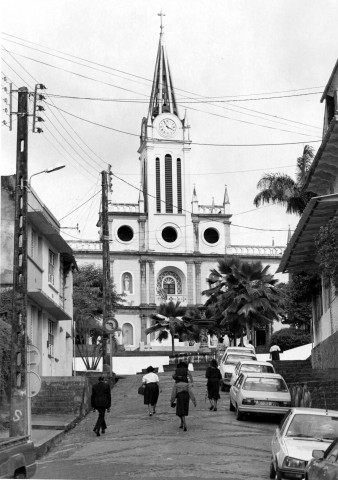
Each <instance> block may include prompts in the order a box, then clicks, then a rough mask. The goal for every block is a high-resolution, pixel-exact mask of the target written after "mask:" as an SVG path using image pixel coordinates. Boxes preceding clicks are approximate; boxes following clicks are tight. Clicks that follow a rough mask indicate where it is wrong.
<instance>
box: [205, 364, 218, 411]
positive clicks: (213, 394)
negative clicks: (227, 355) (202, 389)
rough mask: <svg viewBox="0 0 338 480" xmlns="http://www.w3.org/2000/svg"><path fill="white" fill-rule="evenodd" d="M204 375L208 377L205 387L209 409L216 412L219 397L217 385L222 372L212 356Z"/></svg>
mask: <svg viewBox="0 0 338 480" xmlns="http://www.w3.org/2000/svg"><path fill="white" fill-rule="evenodd" d="M205 376H206V378H207V379H208V381H207V389H208V398H209V401H210V410H211V411H212V410H213V411H214V412H217V401H218V399H219V398H221V397H220V394H219V386H220V381H221V379H222V374H221V372H220V370H219V368H218V365H217V362H216V360H215V359H214V358H213V359H212V360H211V362H210V366H209V367H208V368H207V369H206V372H205Z"/></svg>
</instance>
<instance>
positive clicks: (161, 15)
mask: <svg viewBox="0 0 338 480" xmlns="http://www.w3.org/2000/svg"><path fill="white" fill-rule="evenodd" d="M157 15H158V16H159V17H161V35H162V33H163V28H164V27H163V23H162V20H163V18H162V17H165V13H163V12H162V10H161V12H160V13H158V14H157Z"/></svg>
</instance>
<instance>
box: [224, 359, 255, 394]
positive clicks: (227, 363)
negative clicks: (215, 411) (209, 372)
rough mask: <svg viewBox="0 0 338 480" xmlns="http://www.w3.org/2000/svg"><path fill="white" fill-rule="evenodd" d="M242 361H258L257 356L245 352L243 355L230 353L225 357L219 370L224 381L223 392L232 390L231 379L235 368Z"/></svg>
mask: <svg viewBox="0 0 338 480" xmlns="http://www.w3.org/2000/svg"><path fill="white" fill-rule="evenodd" d="M240 360H257V357H256V355H255V354H253V353H250V352H243V353H237V352H236V353H232V352H229V353H228V354H227V355H226V356H225V358H224V361H223V362H222V363H221V364H220V366H219V369H220V372H221V375H222V380H221V389H222V391H225V390H227V389H229V388H230V379H231V376H232V373H233V371H234V370H235V367H236V365H237V363H238V362H239V361H240Z"/></svg>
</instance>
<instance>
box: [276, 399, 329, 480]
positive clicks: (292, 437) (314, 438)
mask: <svg viewBox="0 0 338 480" xmlns="http://www.w3.org/2000/svg"><path fill="white" fill-rule="evenodd" d="M337 436H338V411H335V410H324V409H319V408H291V409H290V410H289V412H288V413H287V414H286V415H285V417H284V418H283V420H282V421H281V423H280V425H279V426H278V427H277V429H276V431H275V433H274V436H273V438H272V443H271V449H272V456H271V465H270V478H275V479H277V480H279V479H282V478H283V477H286V478H293V479H303V478H304V475H305V468H306V465H307V463H308V462H309V460H311V458H312V451H313V450H323V449H324V450H325V449H326V447H327V446H329V445H330V444H331V443H332V442H333V440H334V439H335V438H336V437H337ZM312 478H316V479H317V478H320V477H312Z"/></svg>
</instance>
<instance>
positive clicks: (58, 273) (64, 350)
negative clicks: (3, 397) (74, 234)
mask: <svg viewBox="0 0 338 480" xmlns="http://www.w3.org/2000/svg"><path fill="white" fill-rule="evenodd" d="M14 189H15V176H14V175H13V176H8V177H1V231H2V234H1V270H0V274H1V288H11V287H12V286H13V250H14V218H15V204H14V201H15V196H14ZM27 227H28V230H27V249H28V255H27V288H28V291H27V293H28V305H27V307H28V308H27V335H28V338H29V343H31V344H32V345H34V346H35V347H37V349H38V350H39V352H40V363H39V365H38V367H37V369H36V370H35V371H36V373H38V374H39V375H40V376H71V375H72V371H73V339H72V321H73V298H72V297H73V273H72V271H73V267H74V262H75V260H74V257H73V251H72V249H71V248H70V246H69V245H68V244H67V243H66V242H65V240H64V239H63V238H62V236H61V235H60V224H59V223H58V221H57V220H56V219H55V217H54V216H53V215H52V213H51V212H50V211H49V210H48V209H47V207H46V206H45V205H43V203H42V202H41V201H40V199H39V198H38V196H37V195H36V194H35V192H34V191H33V190H31V189H30V190H29V192H28V211H27Z"/></svg>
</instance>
